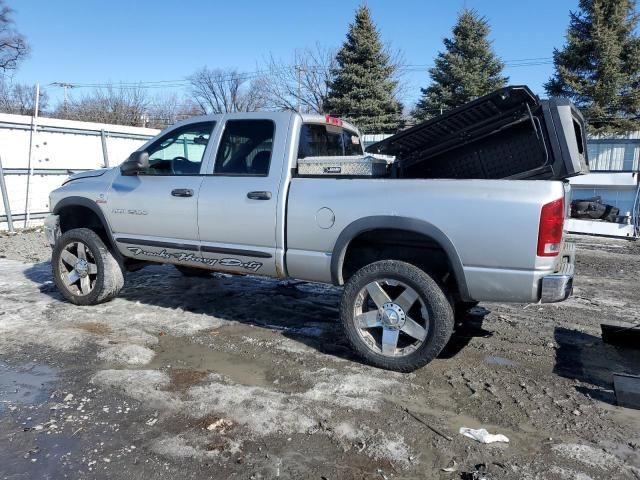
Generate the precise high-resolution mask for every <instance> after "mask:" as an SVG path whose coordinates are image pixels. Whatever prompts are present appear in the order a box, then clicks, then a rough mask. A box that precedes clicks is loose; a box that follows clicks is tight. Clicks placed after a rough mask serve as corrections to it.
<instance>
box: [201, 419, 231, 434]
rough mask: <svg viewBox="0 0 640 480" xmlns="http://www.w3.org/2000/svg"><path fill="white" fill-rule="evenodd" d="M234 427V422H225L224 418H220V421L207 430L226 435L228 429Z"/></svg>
mask: <svg viewBox="0 0 640 480" xmlns="http://www.w3.org/2000/svg"><path fill="white" fill-rule="evenodd" d="M232 426H233V422H232V421H230V420H225V419H224V418H219V419H218V420H216V421H215V422H213V423H212V424H211V425H209V426H207V430H209V431H210V432H212V431H214V430H216V431H217V432H219V433H225V432H226V431H227V429H228V428H231V427H232Z"/></svg>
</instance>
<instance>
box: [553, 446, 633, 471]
mask: <svg viewBox="0 0 640 480" xmlns="http://www.w3.org/2000/svg"><path fill="white" fill-rule="evenodd" d="M552 450H553V451H554V452H555V453H556V454H557V455H560V456H562V457H565V458H570V459H572V460H575V461H577V462H579V463H582V464H584V465H588V466H590V467H595V468H600V469H602V470H612V469H615V468H618V467H619V466H621V465H622V461H621V460H620V459H619V458H618V457H616V456H615V455H611V454H610V453H607V452H605V451H603V450H602V449H600V448H595V447H591V446H589V445H581V444H579V443H561V444H559V445H554V446H553V447H552Z"/></svg>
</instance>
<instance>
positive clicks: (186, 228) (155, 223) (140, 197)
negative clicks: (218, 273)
mask: <svg viewBox="0 0 640 480" xmlns="http://www.w3.org/2000/svg"><path fill="white" fill-rule="evenodd" d="M214 126H215V125H214V122H199V123H190V124H187V125H183V126H179V127H176V128H174V129H173V130H171V131H169V132H167V133H166V134H165V135H163V136H162V137H160V138H159V139H158V140H156V141H155V142H153V143H152V144H151V145H150V146H149V147H147V148H146V149H145V150H146V151H147V152H148V153H149V168H148V169H147V170H145V171H143V172H140V173H139V174H138V175H121V174H120V175H118V176H117V177H116V178H115V180H114V181H113V183H112V185H111V190H110V191H109V195H108V199H107V205H108V208H107V210H108V215H109V221H110V223H111V228H112V230H113V236H114V238H115V240H116V244H117V246H118V249H119V250H120V251H121V252H122V253H123V254H124V255H126V256H129V257H134V258H139V259H141V260H156V261H161V262H170V263H178V264H187V265H189V264H190V265H199V264H201V261H202V258H201V256H200V254H199V240H198V216H197V215H198V213H197V211H198V194H199V192H200V186H201V184H202V179H203V177H202V176H201V168H202V165H203V160H204V159H205V155H207V153H208V152H207V147H208V145H209V141H210V139H211V134H212V131H213V128H214Z"/></svg>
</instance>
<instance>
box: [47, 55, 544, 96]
mask: <svg viewBox="0 0 640 480" xmlns="http://www.w3.org/2000/svg"><path fill="white" fill-rule="evenodd" d="M552 63H553V58H551V57H532V58H521V59H514V60H506V61H504V64H505V68H518V67H533V66H540V65H550V64H552ZM433 67H434V65H433V64H426V63H423V64H419V63H416V64H406V65H400V66H399V67H398V71H400V72H419V71H425V70H428V69H430V68H433ZM331 68H332V67H330V66H329V65H284V66H282V67H279V68H275V69H273V68H271V69H267V70H254V71H249V72H240V73H235V72H230V73H227V74H225V75H218V76H217V77H215V79H214V80H215V81H218V82H232V81H246V80H252V79H255V78H259V77H261V76H263V75H268V74H272V73H277V72H278V71H287V70H290V71H295V72H296V73H298V72H299V71H305V70H306V71H328V70H330V69H331ZM191 82H192V80H191V78H189V77H184V78H180V79H174V80H141V81H138V82H54V83H52V85H56V86H61V87H63V86H65V85H66V87H65V88H114V89H122V90H127V89H153V88H160V89H161V88H180V87H186V86H188V85H190V84H191Z"/></svg>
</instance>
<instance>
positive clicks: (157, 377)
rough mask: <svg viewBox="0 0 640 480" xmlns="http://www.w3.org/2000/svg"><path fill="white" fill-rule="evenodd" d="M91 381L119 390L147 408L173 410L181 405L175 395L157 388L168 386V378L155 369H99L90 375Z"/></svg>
mask: <svg viewBox="0 0 640 480" xmlns="http://www.w3.org/2000/svg"><path fill="white" fill-rule="evenodd" d="M91 383H93V384H94V385H98V386H101V387H109V388H113V389H116V390H120V391H122V392H124V393H125V394H126V395H128V396H129V397H131V398H134V399H136V400H139V401H141V402H143V403H144V404H146V405H147V406H148V407H149V408H162V409H166V410H169V411H175V410H178V409H180V408H181V407H182V402H181V401H180V399H179V398H178V397H177V396H175V395H173V394H171V392H165V391H163V390H159V389H160V388H166V387H168V386H169V383H170V380H169V376H168V375H167V374H166V373H163V372H159V371H157V370H101V371H99V372H98V373H96V374H95V375H94V376H93V377H91Z"/></svg>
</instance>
